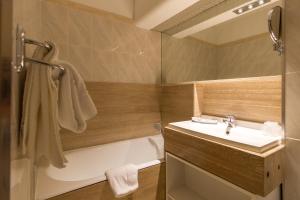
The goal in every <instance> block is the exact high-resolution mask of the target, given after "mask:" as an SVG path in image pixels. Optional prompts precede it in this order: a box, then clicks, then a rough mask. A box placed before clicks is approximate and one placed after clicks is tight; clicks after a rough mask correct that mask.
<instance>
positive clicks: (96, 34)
mask: <svg viewBox="0 0 300 200" xmlns="http://www.w3.org/2000/svg"><path fill="white" fill-rule="evenodd" d="M42 13H43V16H42V21H43V25H42V32H43V39H44V40H51V41H54V42H55V43H56V44H57V45H58V47H59V49H60V58H61V59H63V60H66V61H68V62H70V63H72V64H73V65H74V66H75V67H76V68H77V69H78V70H79V72H80V73H81V74H82V76H83V78H84V79H85V80H86V81H105V82H134V83H153V84H159V83H160V79H161V34H160V33H159V32H154V31H147V30H143V29H140V28H137V27H136V26H135V25H134V24H133V23H132V22H130V21H129V20H120V19H119V18H116V17H114V16H113V15H106V14H103V13H102V12H98V13H96V12H89V11H88V10H85V9H82V7H78V6H72V4H65V3H61V2H59V1H43V2H42Z"/></svg>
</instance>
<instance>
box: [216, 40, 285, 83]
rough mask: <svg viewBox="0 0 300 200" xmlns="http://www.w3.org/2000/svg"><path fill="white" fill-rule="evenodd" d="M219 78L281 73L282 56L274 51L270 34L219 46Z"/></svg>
mask: <svg viewBox="0 0 300 200" xmlns="http://www.w3.org/2000/svg"><path fill="white" fill-rule="evenodd" d="M217 48H218V50H217V60H218V72H217V78H218V79H227V78H246V77H254V76H273V75H279V74H281V66H282V62H281V59H282V57H281V56H279V55H278V53H277V52H275V51H273V46H272V41H271V39H270V37H269V35H268V34H262V35H257V36H253V37H251V38H247V39H245V40H241V41H236V42H233V43H229V44H225V45H221V46H218V47H217Z"/></svg>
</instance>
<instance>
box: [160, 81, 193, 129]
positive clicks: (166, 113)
mask: <svg viewBox="0 0 300 200" xmlns="http://www.w3.org/2000/svg"><path fill="white" fill-rule="evenodd" d="M192 116H194V84H193V83H191V84H182V85H166V86H163V87H162V96H161V117H162V125H163V127H165V126H166V125H168V123H170V122H175V121H183V120H189V119H191V117H192Z"/></svg>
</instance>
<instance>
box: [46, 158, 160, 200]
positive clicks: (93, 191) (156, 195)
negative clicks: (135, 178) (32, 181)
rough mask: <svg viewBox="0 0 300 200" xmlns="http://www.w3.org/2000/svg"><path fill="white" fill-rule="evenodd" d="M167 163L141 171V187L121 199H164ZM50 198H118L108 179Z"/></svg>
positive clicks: (53, 199)
mask: <svg viewBox="0 0 300 200" xmlns="http://www.w3.org/2000/svg"><path fill="white" fill-rule="evenodd" d="M165 168H166V166H165V163H162V164H159V165H155V166H153V167H148V168H146V169H143V170H140V171H139V189H138V190H137V191H136V192H134V193H133V194H131V195H128V196H126V197H123V198H118V199H120V200H164V199H165V196H166V194H165V180H166V173H165ZM49 200H117V198H115V197H114V195H113V192H112V191H111V189H110V186H109V183H108V181H103V182H100V183H96V184H94V185H90V186H87V187H84V188H81V189H78V190H74V191H72V192H68V193H66V194H62V195H59V196H56V197H53V198H50V199H49Z"/></svg>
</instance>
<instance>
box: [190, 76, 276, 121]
mask: <svg viewBox="0 0 300 200" xmlns="http://www.w3.org/2000/svg"><path fill="white" fill-rule="evenodd" d="M196 88H197V91H199V92H200V93H201V92H203V99H202V101H201V100H199V101H201V102H202V114H207V115H214V116H225V115H234V116H236V117H237V118H238V119H242V120H249V121H256V122H265V121H276V122H281V76H269V77H259V78H245V79H230V80H218V81H204V82H197V83H196Z"/></svg>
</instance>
